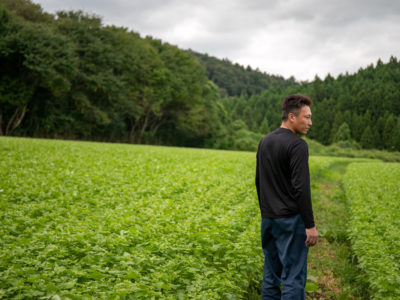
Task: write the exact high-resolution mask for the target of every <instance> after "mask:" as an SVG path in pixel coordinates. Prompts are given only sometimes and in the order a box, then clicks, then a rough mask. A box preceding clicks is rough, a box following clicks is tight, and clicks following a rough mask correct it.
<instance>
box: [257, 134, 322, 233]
mask: <svg viewBox="0 0 400 300" xmlns="http://www.w3.org/2000/svg"><path fill="white" fill-rule="evenodd" d="M256 187H257V195H258V201H259V204H260V209H261V216H262V218H284V217H291V216H294V215H296V214H299V213H300V215H301V217H302V219H303V222H304V225H305V227H306V228H312V227H314V216H313V210H312V204H311V190H310V172H309V168H308V146H307V143H306V142H305V141H304V140H303V139H301V138H300V137H298V136H296V135H295V134H294V133H293V132H292V131H291V130H289V129H286V128H278V129H276V130H274V131H272V132H270V133H269V134H267V135H266V136H264V137H263V139H262V140H261V141H260V144H259V145H258V151H257V168H256Z"/></svg>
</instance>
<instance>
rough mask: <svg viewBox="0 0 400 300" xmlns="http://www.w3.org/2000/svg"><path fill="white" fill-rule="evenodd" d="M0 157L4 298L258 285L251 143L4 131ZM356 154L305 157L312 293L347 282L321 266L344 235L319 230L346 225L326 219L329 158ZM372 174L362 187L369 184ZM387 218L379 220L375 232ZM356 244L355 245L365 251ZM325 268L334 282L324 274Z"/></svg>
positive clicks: (198, 294)
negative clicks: (178, 143)
mask: <svg viewBox="0 0 400 300" xmlns="http://www.w3.org/2000/svg"><path fill="white" fill-rule="evenodd" d="M0 157H1V159H0V298H14V299H82V298H84V299H85V298H86V299H159V298H163V299H189V298H190V299H192V298H197V299H255V298H257V297H258V296H257V292H258V289H259V288H260V282H261V276H262V268H263V253H262V250H261V245H260V238H259V235H260V231H259V226H260V214H259V207H258V201H257V196H256V191H255V186H254V174H255V153H251V152H234V151H215V150H201V149H188V148H186V149H185V148H172V147H154V146H138V145H123V144H106V143H90V142H72V141H57V140H37V139H20V138H5V137H2V138H0ZM355 161H358V162H362V161H366V160H354V159H350V158H332V157H310V172H311V179H312V192H313V205H314V207H315V215H316V218H317V219H316V221H317V227H319V228H321V244H320V246H317V248H315V249H314V248H313V249H311V251H310V269H309V280H310V281H309V282H308V286H307V291H308V295H309V298H310V299H312V297H314V296H315V295H317V296H318V295H319V296H318V297H321V295H324V296H325V297H326V298H329V297H330V296H329V295H333V296H332V297H334V296H335V295H337V294H338V293H342V292H343V291H342V290H341V289H339V288H338V286H339V285H340V284H341V282H340V279H338V277H339V276H340V272H341V271H340V270H339V271H334V272H333V271H332V272H331V271H330V270H329V272H328V273H329V274H331V273H332V274H333V275H326V274H327V272H326V271H328V270H327V265H326V264H327V262H328V259H329V261H330V260H332V257H333V256H334V255H333V254H332V253H333V252H332V251H333V250H334V249H333V248H340V247H342V245H338V244H332V245H333V246H332V245H330V244H329V243H328V242H326V241H327V240H328V238H325V237H324V233H326V232H333V231H335V230H336V232H333V233H330V236H339V235H340V236H346V232H345V233H344V234H342V232H341V233H340V234H339V233H338V232H337V231H338V230H339V229H338V226H337V221H333V220H337V216H338V215H340V214H342V215H343V213H342V211H341V210H340V209H342V210H343V211H345V210H346V209H347V206H346V203H345V200H344V198H343V197H342V198H340V197H339V196H332V195H331V193H332V191H333V188H332V186H330V188H329V190H328V189H327V186H329V185H331V183H332V182H336V183H338V184H339V182H340V180H341V175H340V174H341V173H340V172H343V171H340V172H339V171H337V172H336V171H335V170H336V169H338V170H339V169H340V170H342V169H343V170H344V168H345V167H346V166H347V165H348V164H349V163H351V162H355ZM380 165H383V164H376V166H380ZM358 166H360V167H362V166H367V167H364V168H366V169H369V167H368V166H369V164H363V163H357V164H355V163H354V164H351V165H350V168H349V172H350V173H348V174H347V175H346V186H347V187H348V191H349V193H350V195H351V196H352V202H351V207H352V212H353V211H354V212H356V211H357V208H354V207H355V206H354V205H355V204H354V203H355V202H356V200H355V199H353V198H354V197H353V195H354V193H353V194H351V193H352V191H351V189H350V188H349V187H350V186H352V183H351V182H350V179H353V178H356V176H353V175H352V173H351V172H359V173H358V174H359V175H360V176H361V175H363V174H365V173H366V171H365V170H364V169H357V168H358ZM374 166H375V165H374ZM385 166H386V164H385ZM388 166H393V167H392V168H393V169H395V168H396V166H397V165H396V164H388ZM342 167H343V168H342ZM377 168H378V167H377ZM355 170H359V171H355ZM374 170H375V169H374ZM349 174H350V175H349ZM394 174H397V175H395V176H397V178H398V177H399V176H398V173H394ZM360 176H359V177H357V178H358V179H357V180H364V179H362V177H360ZM381 177H382V178H383V175H381ZM384 181H385V182H389V180H388V179H385V180H384ZM392 181H393V180H392ZM338 184H337V185H335V186H337V188H336V189H337V190H338V191H339V185H338ZM368 184H369V185H370V186H371V188H370V190H368V191H369V192H367V193H371V194H374V193H375V190H373V188H372V186H373V183H368ZM393 184H394V185H393V186H386V187H382V191H385V189H386V190H390V191H395V190H396V189H397V190H396V191H397V194H396V195H397V196H396V195H395V194H391V195H392V196H391V197H397V198H396V199H398V183H397V182H394V183H393ZM356 185H357V184H356ZM365 191H367V190H365ZM357 193H358V192H355V194H357ZM337 194H338V195H339V194H340V193H339V192H337ZM379 195H380V194H377V196H376V197H377V198H378V199H381V198H382V197H381V196H379ZM314 196H315V197H314ZM371 199H372V196H371ZM339 202H340V203H339ZM372 203H374V201H372ZM397 203H398V201H397ZM394 205H395V204H393V206H390V208H391V209H392V210H393V209H394V208H395V206H394ZM397 205H398V204H397ZM396 207H397V209H398V206H396ZM381 211H382V210H381ZM376 214H378V212H376ZM392 214H393V216H394V214H396V213H395V212H392ZM353 216H354V214H353V215H352V219H351V220H352V223H351V226H353V227H352V230H351V237H352V238H353V241H354V240H357V239H355V238H354V237H355V236H354V231H353V228H357V230H362V228H363V227H362V226H361V227H360V226H358V225H357V224H356V223H354V217H353ZM391 216H392V215H391ZM396 216H397V221H396V222H397V223H388V222H387V224H391V225H390V226H392V227H390V228H391V229H394V228H395V227H396V226H397V228H398V213H397V215H396ZM387 217H389V215H388V214H387V213H383V215H382V216H380V217H379V218H381V219H380V220H385V218H387ZM343 222H345V220H342V223H343ZM342 225H343V224H342ZM344 225H345V224H344ZM344 225H343V226H344ZM357 226H358V227H357ZM384 226H385V225H384V223H379V224H378V225H377V226H376V228H377V229H379V230H381V231H379V232H378V233H379V234H380V235H382V232H385V230H386V229H385V227H384ZM388 226H389V225H388ZM376 228H375V229H376ZM340 230H342V231H343V230H344V229H343V228H341V229H340ZM368 230H369V229H368ZM368 232H369V231H368ZM370 234H374V233H373V231H371V233H370ZM388 234H389V233H388ZM390 234H392V235H391V236H390V237H392V238H395V232H394V231H393V232H392V233H390ZM326 235H327V234H326ZM387 237H389V235H387ZM397 237H398V235H397ZM330 239H331V238H330ZM333 243H335V241H334V242H333ZM353 243H354V242H353ZM318 247H319V248H318ZM343 247H344V246H343ZM354 247H355V249H356V254H357V255H360V257H362V256H363V255H364V254H365V253H366V252H364V254H363V253H362V252H357V251H358V250H357V249H358V248H357V247H358V246H357V244H356V243H354ZM362 247H364V246H361V248H362ZM382 247H386V246H382ZM396 247H397V248H396ZM392 248H393V249H394V250H393V251H392V252H390V253H389V254H388V255H389V256H390V257H391V258H392V260H390V261H391V262H396V259H397V260H398V258H399V256H398V252H397V254H396V249H397V251H398V243H397V244H392ZM332 249H333V250H332ZM368 251H370V250H368ZM368 253H369V252H368ZM396 255H397V256H396ZM367 257H368V255H367ZM371 261H373V260H371ZM387 261H389V259H388V260H387ZM385 262H386V260H385ZM360 263H361V264H363V260H362V259H360ZM380 263H381V264H383V262H380ZM321 264H322V265H321ZM365 264H367V263H365ZM337 265H339V264H337ZM362 266H364V265H362ZM365 266H366V265H365ZM396 266H397V268H398V264H397V265H396V264H395V263H392V266H391V267H392V268H393V267H394V268H396ZM334 268H336V267H332V269H334ZM392 271H393V269H390V270H389V271H386V270H385V271H382V272H392ZM338 274H339V275H338ZM384 274H386V273H384ZM327 276H331V277H329V280H330V282H331V281H335V284H331V285H329V284H327V283H326V282H325V281H324V280H325V279H326V278H327ZM373 276H375V275H373ZM397 276H398V275H397ZM379 282H381V281H379ZM350 298H351V297H350Z"/></svg>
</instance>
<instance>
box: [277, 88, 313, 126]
mask: <svg viewBox="0 0 400 300" xmlns="http://www.w3.org/2000/svg"><path fill="white" fill-rule="evenodd" d="M311 105H312V100H311V98H310V97H307V96H304V95H301V94H293V95H290V96H287V97H286V98H285V99H283V101H282V121H286V120H287V119H288V116H289V114H290V113H293V114H295V115H296V116H297V115H298V114H299V112H300V109H301V108H302V107H303V106H311Z"/></svg>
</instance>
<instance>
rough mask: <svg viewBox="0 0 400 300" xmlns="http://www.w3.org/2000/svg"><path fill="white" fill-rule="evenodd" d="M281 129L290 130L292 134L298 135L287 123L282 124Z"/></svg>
mask: <svg viewBox="0 0 400 300" xmlns="http://www.w3.org/2000/svg"><path fill="white" fill-rule="evenodd" d="M281 128H285V129H289V130H290V131H291V132H293V133H294V134H296V133H295V132H294V130H293V129H292V128H291V127H290V126H288V124H287V123H285V122H282V124H281Z"/></svg>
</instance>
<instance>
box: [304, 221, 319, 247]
mask: <svg viewBox="0 0 400 300" xmlns="http://www.w3.org/2000/svg"><path fill="white" fill-rule="evenodd" d="M306 235H307V239H306V246H307V247H311V246H314V245H315V244H316V243H317V242H318V231H317V228H315V226H314V227H313V228H306Z"/></svg>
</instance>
